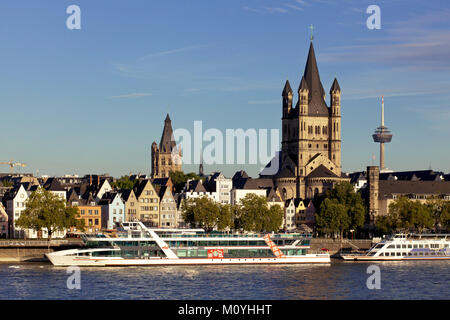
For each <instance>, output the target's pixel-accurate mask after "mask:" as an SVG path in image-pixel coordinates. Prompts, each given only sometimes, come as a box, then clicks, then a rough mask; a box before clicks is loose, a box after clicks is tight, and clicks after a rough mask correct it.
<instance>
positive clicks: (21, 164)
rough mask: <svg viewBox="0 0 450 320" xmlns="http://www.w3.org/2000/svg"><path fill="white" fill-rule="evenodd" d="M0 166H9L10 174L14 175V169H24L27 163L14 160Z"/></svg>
mask: <svg viewBox="0 0 450 320" xmlns="http://www.w3.org/2000/svg"><path fill="white" fill-rule="evenodd" d="M0 164H7V165H9V172H10V173H14V167H16V166H17V167H22V168H25V167H26V166H27V165H26V164H25V163H20V162H14V160H10V161H8V162H0Z"/></svg>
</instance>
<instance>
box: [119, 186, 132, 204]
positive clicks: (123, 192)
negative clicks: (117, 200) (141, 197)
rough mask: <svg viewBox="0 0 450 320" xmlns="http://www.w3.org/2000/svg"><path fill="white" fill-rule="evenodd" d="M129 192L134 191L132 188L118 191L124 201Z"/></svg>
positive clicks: (128, 196)
mask: <svg viewBox="0 0 450 320" xmlns="http://www.w3.org/2000/svg"><path fill="white" fill-rule="evenodd" d="M131 192H134V191H133V189H129V190H121V191H120V194H121V196H122V199H123V201H125V202H126V201H128V199H129V198H130V195H131Z"/></svg>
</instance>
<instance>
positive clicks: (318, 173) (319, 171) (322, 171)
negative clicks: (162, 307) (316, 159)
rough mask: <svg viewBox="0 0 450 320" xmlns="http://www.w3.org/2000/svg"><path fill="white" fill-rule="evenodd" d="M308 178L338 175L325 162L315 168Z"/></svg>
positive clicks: (335, 176) (334, 176)
mask: <svg viewBox="0 0 450 320" xmlns="http://www.w3.org/2000/svg"><path fill="white" fill-rule="evenodd" d="M307 178H338V176H337V175H336V174H335V173H334V172H332V171H331V170H329V169H328V168H327V167H325V166H324V165H323V164H321V165H320V166H318V167H317V168H316V169H314V170H313V171H312V172H311V173H310V174H308V176H307Z"/></svg>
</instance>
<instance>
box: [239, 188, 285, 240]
mask: <svg viewBox="0 0 450 320" xmlns="http://www.w3.org/2000/svg"><path fill="white" fill-rule="evenodd" d="M236 215H237V221H236V227H238V228H239V229H243V230H245V231H255V232H261V231H268V232H271V231H279V230H280V227H281V224H282V222H283V209H281V207H280V206H279V205H274V206H271V207H270V208H269V205H268V204H267V199H266V197H264V196H257V195H255V194H251V193H249V194H247V195H246V196H245V197H244V198H243V199H241V203H240V204H239V205H238V206H237V207H236Z"/></svg>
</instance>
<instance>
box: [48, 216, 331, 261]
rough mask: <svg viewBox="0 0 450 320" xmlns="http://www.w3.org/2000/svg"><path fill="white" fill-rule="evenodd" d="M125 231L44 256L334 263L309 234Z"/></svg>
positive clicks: (127, 227)
mask: <svg viewBox="0 0 450 320" xmlns="http://www.w3.org/2000/svg"><path fill="white" fill-rule="evenodd" d="M122 231H123V232H119V233H118V237H116V238H107V237H105V236H103V237H98V236H97V237H84V241H85V245H86V247H87V248H86V249H84V248H83V249H73V250H63V251H55V252H52V253H48V254H46V256H47V258H48V259H49V260H50V261H51V263H52V264H54V265H55V266H130V265H133V266H151V265H216V264H288V263H291V264H293V263H330V255H329V254H328V253H317V254H314V253H307V250H308V249H309V248H310V246H309V245H310V240H311V235H310V234H300V233H296V234H293V233H290V234H232V233H230V234H227V233H205V232H203V230H202V229H150V228H147V227H145V226H144V225H143V224H142V223H141V222H124V223H122Z"/></svg>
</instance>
